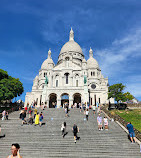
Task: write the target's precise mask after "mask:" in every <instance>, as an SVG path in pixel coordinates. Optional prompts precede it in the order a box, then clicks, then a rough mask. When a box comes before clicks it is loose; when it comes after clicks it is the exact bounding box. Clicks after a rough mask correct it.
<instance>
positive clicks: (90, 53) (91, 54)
mask: <svg viewBox="0 0 141 158" xmlns="http://www.w3.org/2000/svg"><path fill="white" fill-rule="evenodd" d="M89 57H93V50H92V48H91V47H90V50H89Z"/></svg>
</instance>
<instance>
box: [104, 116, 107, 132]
mask: <svg viewBox="0 0 141 158" xmlns="http://www.w3.org/2000/svg"><path fill="white" fill-rule="evenodd" d="M103 122H104V128H105V130H108V119H107V117H104V119H103Z"/></svg>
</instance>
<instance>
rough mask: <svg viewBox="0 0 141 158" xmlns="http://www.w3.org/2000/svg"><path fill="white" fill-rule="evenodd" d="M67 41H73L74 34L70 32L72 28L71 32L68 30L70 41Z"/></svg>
mask: <svg viewBox="0 0 141 158" xmlns="http://www.w3.org/2000/svg"><path fill="white" fill-rule="evenodd" d="M69 41H74V32H73V30H72V27H71V30H70V39H69Z"/></svg>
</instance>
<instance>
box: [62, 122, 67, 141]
mask: <svg viewBox="0 0 141 158" xmlns="http://www.w3.org/2000/svg"><path fill="white" fill-rule="evenodd" d="M61 131H62V136H63V138H64V137H65V135H66V122H63V123H62V126H61Z"/></svg>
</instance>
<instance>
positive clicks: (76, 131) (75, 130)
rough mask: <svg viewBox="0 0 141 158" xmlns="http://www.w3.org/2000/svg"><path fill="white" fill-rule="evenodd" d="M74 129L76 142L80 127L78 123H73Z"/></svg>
mask: <svg viewBox="0 0 141 158" xmlns="http://www.w3.org/2000/svg"><path fill="white" fill-rule="evenodd" d="M72 131H73V135H74V142H75V143H76V140H77V133H78V132H79V128H78V127H77V125H76V124H74V125H73V128H72Z"/></svg>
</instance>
